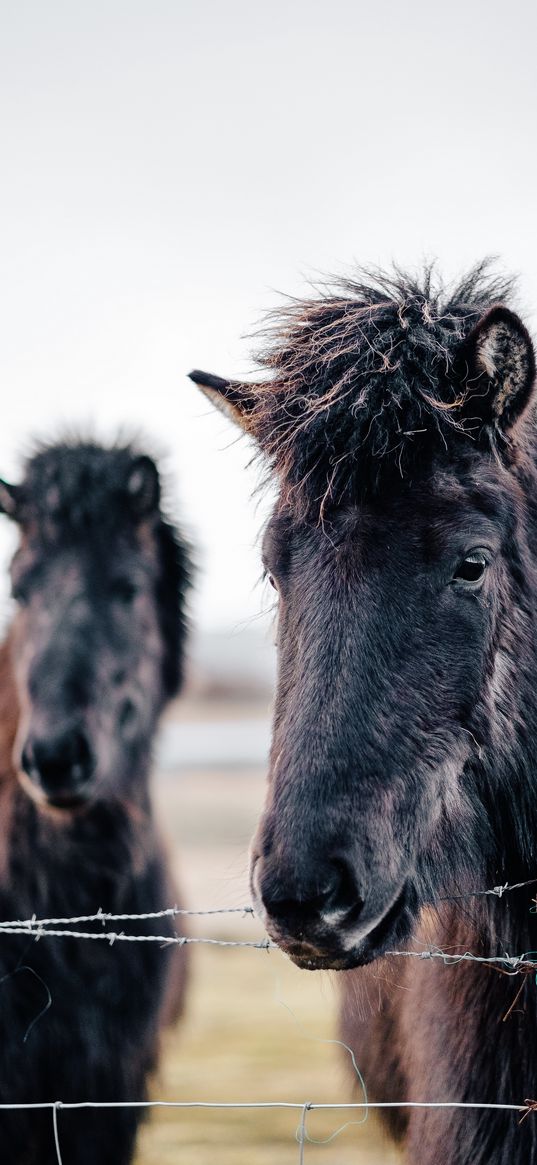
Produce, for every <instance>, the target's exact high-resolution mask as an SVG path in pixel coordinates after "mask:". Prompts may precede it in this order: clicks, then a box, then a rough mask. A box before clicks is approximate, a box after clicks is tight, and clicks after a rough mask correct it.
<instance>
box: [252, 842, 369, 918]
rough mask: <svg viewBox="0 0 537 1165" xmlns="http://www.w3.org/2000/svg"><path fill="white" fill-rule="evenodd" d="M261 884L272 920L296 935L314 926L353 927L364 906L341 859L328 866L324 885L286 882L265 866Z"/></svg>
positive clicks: (262, 897) (352, 878) (347, 867)
mask: <svg viewBox="0 0 537 1165" xmlns="http://www.w3.org/2000/svg"><path fill="white" fill-rule="evenodd" d="M258 885H259V891H260V895H261V899H262V901H263V905H264V907H265V909H266V911H267V913H268V914H269V915H270V917H271V918H272V919H274V921H276V922H278V923H279V924H280V925H281V926H284V927H285V929H287V930H290V931H293V932H295V933H297V932H300V931H302V930H303V929H304V928H307V927H308V925H312V924H320V925H325V926H326V925H329V926H333V925H336V924H337V925H343V926H348V925H351V924H354V923H355V922H357V920H358V918H359V916H360V914H361V912H362V910H363V907H364V899H363V897H362V896H361V895H360V893H359V891H358V887H357V885H356V881H355V878H354V876H353V872H352V869H351V867H350V866H349V865H348V863H347V862H346V861H345V860H341V859H339V858H338V859H334V860H333V861H332V862H331V863H330V866H327V867H326V869H325V871H324V878H323V880H322V882H320V881H319V880H318V879H317V880H316V882H315V884H313V883H310V884H309V885H308V884H307V882H305V881H304V882H298V881H295V880H294V879H293V880H291V879H290V880H289V882H286V881H285V880H284V879H282V878H281V873H280V872H279V871H278V872H277V873H275V872H272V871H271V870H270V868H269V867H268V865H267V864H265V869H264V870H260V871H259V873H258Z"/></svg>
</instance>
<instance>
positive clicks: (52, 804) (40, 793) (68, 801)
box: [17, 769, 92, 813]
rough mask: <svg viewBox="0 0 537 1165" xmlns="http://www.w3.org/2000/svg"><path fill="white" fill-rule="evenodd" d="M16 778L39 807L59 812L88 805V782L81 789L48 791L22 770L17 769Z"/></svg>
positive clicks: (69, 811)
mask: <svg viewBox="0 0 537 1165" xmlns="http://www.w3.org/2000/svg"><path fill="white" fill-rule="evenodd" d="M17 778H18V781H19V784H20V785H21V787H22V789H24V792H25V793H26V795H27V796H28V797H30V799H31V800H32V801H34V802H35V804H36V805H37V806H38V807H39V808H40V809H44V810H47V809H50V810H56V811H58V812H60V813H76V812H81V811H82V810H84V809H85V808H87V806H88V802H89V801H90V800H91V792H92V790H91V788H90V787H89V784H88V785H87V786H84V788H82V789H78V790H73V789H58V790H55V792H54V793H48V792H47V791H46V790H45V789H43V787H42V786H41V785H39V784H36V782H35V781H32V780H31V779H30V777H28V776H27V774H26V773H25V772H24V771H23V770H22V769H18V771H17Z"/></svg>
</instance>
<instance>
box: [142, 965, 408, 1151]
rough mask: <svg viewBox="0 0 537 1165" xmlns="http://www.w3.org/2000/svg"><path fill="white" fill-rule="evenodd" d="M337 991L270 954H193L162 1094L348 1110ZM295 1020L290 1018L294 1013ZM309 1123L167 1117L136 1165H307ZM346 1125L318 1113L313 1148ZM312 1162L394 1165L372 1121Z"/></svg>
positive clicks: (223, 1115) (155, 1120)
mask: <svg viewBox="0 0 537 1165" xmlns="http://www.w3.org/2000/svg"><path fill="white" fill-rule="evenodd" d="M336 1004H337V990H336V988H335V985H334V981H332V980H331V979H330V978H329V977H328V976H317V975H310V974H308V973H307V972H299V971H297V970H296V968H294V967H292V966H291V964H290V963H288V962H287V961H286V960H285V959H284V958H283V957H282V956H280V955H278V954H273V953H272V952H271V953H268V954H267V953H265V952H263V951H255V950H253V951H250V950H231V949H208V948H198V949H197V950H196V951H195V958H194V965H193V975H192V984H191V996H190V1000H189V1007H188V1014H187V1018H186V1020H185V1021H184V1023H183V1024H182V1025H180V1027H179V1029H178V1030H177V1031H175V1032H172V1033H170V1034H169V1036H168V1038H167V1041H166V1049H165V1056H164V1060H163V1066H162V1072H161V1078H160V1080H159V1081H156V1082H155V1085H154V1088H153V1094H154V1095H155V1096H158V1097H159V1098H163V1099H169V1100H171V1099H174V1100H209V1101H210V1100H215V1101H216V1100H222V1101H233V1100H243V1101H255V1100H294V1101H298V1102H302V1101H305V1100H313V1101H315V1100H317V1101H329V1100H334V1101H341V1100H347V1099H350V1087H349V1085H350V1075H349V1070H348V1067H347V1064H346V1063H345V1053H344V1052H343V1050H342V1049H341V1048H340V1047H339V1046H335V1045H333V1044H327V1043H323V1042H322V1041H323V1040H327V1039H330V1038H333V1036H334V1034H335V1018H336ZM288 1008H289V1009H290V1011H291V1012H292V1014H290V1012H289V1010H287V1009H288ZM299 1118H300V1113H298V1112H292V1111H287V1112H282V1111H278V1110H265V1111H263V1110H260V1111H250V1112H247V1111H241V1110H224V1111H218V1110H215V1111H207V1110H205V1111H201V1112H200V1111H198V1112H195V1111H192V1110H174V1109H168V1110H161V1111H158V1112H156V1113H154V1114H153V1115H152V1117H151V1120H150V1122H149V1123H148V1124H147V1125H146V1126H145V1128H144V1129H143V1132H142V1135H141V1139H140V1148H139V1156H138V1158H137V1165H187V1163H188V1165H191V1163H192V1162H195V1165H276V1163H277V1165H283V1163H284V1162H287V1161H289V1162H291V1163H292V1162H298V1145H297V1143H296V1140H295V1133H296V1128H297V1125H298V1123H299ZM346 1119H347V1117H346V1116H345V1115H343V1116H342V1115H341V1114H340V1113H339V1114H338V1113H337V1112H335V1113H327V1114H324V1113H323V1114H319V1113H312V1114H311V1115H310V1116H309V1117H308V1123H307V1127H308V1130H309V1133H310V1135H311V1136H312V1137H316V1138H324V1137H328V1136H330V1135H331V1134H332V1133H333V1132H334V1131H335V1130H336V1129H337V1127H338V1125H340V1124H342V1123H343V1122H344V1121H345V1120H346ZM305 1155H306V1162H307V1161H311V1162H312V1163H313V1162H314V1161H317V1162H318V1163H319V1165H351V1162H352V1163H353V1165H381V1163H382V1165H392V1163H393V1165H395V1163H396V1162H397V1161H398V1157H397V1155H396V1154H395V1153H394V1152H393V1150H392V1149H391V1147H390V1146H389V1144H388V1142H387V1141H386V1140H385V1138H384V1137H383V1135H382V1133H381V1132H380V1130H379V1126H378V1125H377V1122H376V1120H375V1118H374V1117H373V1116H369V1117H368V1119H367V1121H366V1122H365V1123H364V1124H363V1125H362V1126H360V1127H357V1126H356V1125H352V1126H351V1127H349V1128H348V1129H346V1130H345V1131H344V1132H342V1133H341V1134H340V1135H339V1136H338V1137H337V1138H336V1139H335V1140H333V1141H332V1142H331V1143H329V1144H325V1145H322V1146H318V1145H315V1144H311V1145H310V1144H308V1145H307V1146H306V1150H305Z"/></svg>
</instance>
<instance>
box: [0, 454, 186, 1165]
mask: <svg viewBox="0 0 537 1165" xmlns="http://www.w3.org/2000/svg"><path fill="white" fill-rule="evenodd" d="M159 498H160V486H159V477H158V473H157V469H156V467H155V465H154V463H153V461H152V460H151V459H150V458H149V457H147V456H144V455H141V454H139V453H137V452H136V451H135V450H134V449H132V448H130V447H125V448H120V447H117V448H110V449H105V448H101V447H100V446H98V445H95V444H91V443H88V444H59V445H55V446H51V447H49V448H44V449H43V450H41V451H40V452H38V453H37V454H36V456H34V457H33V458H32V459H31V460H30V462H29V463H28V465H27V469H26V474H25V477H24V480H23V482H22V483H21V484H20V485H17V486H12V485H8V484H7V483H6V482H1V483H0V507H1V509H2V510H3V512H4V513H5V514H8V515H9V517H10V518H12V519H14V521H15V522H16V523H17V524H18V527H19V531H20V541H19V547H18V549H17V551H16V553H15V556H14V559H13V563H12V567H11V576H12V587H13V596H14V598H15V600H16V604H17V610H16V614H15V617H14V619H13V621H12V624H11V627H10V629H9V633H8V636H7V639H6V642H5V644H4V646H3V647H2V648H1V649H0V821H1V832H0V917H1V918H3V919H18V918H21V919H27V918H31V917H32V916H33V915H36V916H37V917H38V918H50V917H51V916H52V917H73V916H77V915H87V914H90V915H91V914H93V913H95V912H96V911H97V910H98V909H99V908H102V910H103V911H105V912H110V913H116V914H138V913H145V912H147V911H156V910H160V909H162V908H163V907H166V906H169V905H173V904H174V902H175V901H176V892H175V890H174V889H173V887H172V886H171V883H170V879H169V875H168V870H167V866H166V861H165V859H164V854H163V850H162V847H161V844H160V841H159V839H158V836H157V833H156V830H155V824H154V821H153V815H152V810H151V805H150V801H149V791H148V775H149V767H150V761H151V746H152V742H153V738H154V734H155V729H156V725H157V721H158V717H159V713H160V712H161V710H162V708H163V706H164V704H165V703H166V702H167V700H169V699H170V697H171V696H173V695H174V694H175V692H176V691H177V689H178V687H179V683H180V679H181V669H182V656H183V641H184V634H185V617H184V601H185V592H186V589H187V585H188V580H189V566H188V555H187V550H186V546H185V544H184V541H183V539H182V537H181V536H180V535H179V533H178V531H177V530H175V529H174V528H173V527H172V526H171V525H170V523H169V522H168V521H167V520H166V519H165V517H163V514H162V512H161V508H160V501H159ZM82 929H84V930H88V929H90V930H95V929H99V927H98V926H96V925H92V924H89V925H88V924H86V925H85V926H83V927H82ZM112 929H114V926H112ZM115 929H116V930H124V931H126V932H128V931H129V930H130V931H131V932H132V933H135V932H138V933H145V934H150V933H152V932H153V933H156V934H159V933H162V934H172V933H173V930H174V928H173V925H172V922H171V919H164V920H162V919H159V920H158V921H156V922H154V923H152V922H147V923H135V922H133V923H128V922H118V923H116V924H115ZM101 930H102V927H101ZM185 971H186V964H185V961H184V951H182V950H179V948H178V947H168V948H167V949H165V950H163V949H161V947H160V945H159V944H158V943H157V944H154V943H146V944H143V943H132V944H131V943H123V942H117V943H116V944H115V945H114V946H113V948H112V949H111V947H110V945H109V943H108V942H102V941H91V940H84V941H82V940H76V939H69V938H66V939H62V938H55V939H52V938H51V939H47V938H42V939H41V940H40V941H39V942H37V943H36V942H35V940H33V939H31V938H30V939H29V938H28V937H26V936H25V937H20V938H19V937H14V936H9V935H3V936H2V935H0V1028H1V1031H2V1036H1V1041H0V1101H1V1102H3V1103H15V1104H20V1103H38V1102H43V1101H54V1100H60V1101H64V1102H65V1101H70V1102H74V1101H85V1100H93V1101H109V1102H110V1101H129V1100H130V1101H132V1100H144V1098H145V1097H146V1082H147V1076H148V1073H149V1071H150V1069H151V1068H152V1067H153V1066H154V1064H155V1062H156V1054H157V1043H158V1034H159V1029H160V1027H161V1025H162V1022H163V1019H164V1015H165V1013H167V1014H168V1015H169V1014H171V1013H175V1014H178V1012H179V1010H180V1008H181V1004H182V996H183V988H184V982H185ZM139 1118H140V1110H137V1109H128V1108H126V1109H120V1108H119V1109H114V1108H110V1109H106V1110H101V1111H94V1112H88V1110H79V1111H77V1112H65V1113H62V1114H61V1115H60V1117H59V1127H60V1143H61V1149H62V1153H63V1160H64V1161H65V1163H66V1165H67V1163H68V1165H97V1162H98V1163H99V1165H127V1162H129V1161H130V1160H131V1157H132V1153H133V1150H134V1142H135V1136H136V1130H137V1126H138V1123H139ZM0 1158H1V1160H2V1161H6V1162H8V1161H9V1162H12V1163H13V1165H52V1163H53V1162H54V1163H56V1161H57V1157H56V1151H55V1147H54V1138H53V1128H52V1119H51V1114H50V1111H45V1112H40V1111H33V1112H15V1113H10V1112H6V1111H4V1112H0Z"/></svg>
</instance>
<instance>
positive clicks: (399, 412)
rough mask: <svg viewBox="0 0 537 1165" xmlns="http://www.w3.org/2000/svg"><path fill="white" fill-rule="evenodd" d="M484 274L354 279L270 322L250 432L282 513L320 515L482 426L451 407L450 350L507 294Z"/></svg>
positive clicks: (456, 387)
mask: <svg viewBox="0 0 537 1165" xmlns="http://www.w3.org/2000/svg"><path fill="white" fill-rule="evenodd" d="M489 268H490V264H489V263H488V262H487V261H485V262H483V263H481V264H479V265H478V266H476V267H474V268H473V269H472V270H471V271H470V272H469V273H468V274H467V275H466V276H465V277H464V278H463V279H462V280H461V282H460V283H459V284H458V285H457V286H456V287H454V288H452V289H449V288H446V287H445V286H444V285H443V284H442V282H441V281H440V279H439V278H438V277H437V275H436V272H435V270H434V267H433V266H432V265H431V266H428V267H426V268H425V270H424V271H423V273H422V274H421V276H420V277H412V276H409V275H407V274H405V273H404V272H401V271H399V270H398V269H394V272H393V274H383V273H381V272H377V273H373V274H372V273H369V272H360V273H359V275H358V277H357V278H356V279H346V280H344V281H343V282H341V283H338V284H328V285H327V286H325V287H323V288H321V290H320V292H319V293H318V295H317V298H315V299H311V300H306V299H304V300H292V301H291V302H290V303H289V304H288V305H287V306H285V307H284V308H283V310H281V311H279V312H277V313H273V315H272V316H270V317H269V322H268V326H267V328H266V330H265V332H264V335H265V338H266V347H265V349H264V351H262V352H261V354H260V355H259V356H258V361H259V363H260V364H261V366H262V367H264V368H267V369H269V371H270V372H271V373H272V376H271V378H270V380H269V381H268V382H267V383H265V384H261V385H255V388H254V393H255V399H254V406H253V412H252V414H251V430H252V432H253V434H254V436H255V437H256V438H257V440H258V441H259V444H260V446H261V449H262V451H263V453H264V454H265V455H266V457H267V458H268V462H269V465H270V468H271V470H275V471H276V472H277V474H278V476H279V478H280V481H281V486H282V494H281V496H282V501H283V503H284V504H287V505H289V506H291V508H292V509H293V510H294V511H298V512H299V513H302V514H306V513H310V514H311V512H312V511H316V512H317V514H319V513H320V514H321V516H322V513H323V510H324V509H325V507H327V506H330V505H340V504H342V503H345V502H350V501H352V500H354V499H355V498H356V496H362V495H363V494H364V493H365V492H368V491H369V490H374V489H376V488H378V486H379V483H380V480H381V478H382V480H383V481H384V480H385V477H386V474H390V473H391V474H396V475H401V476H406V475H407V474H408V473H409V472H411V470H412V467H413V466H416V464H417V463H418V462H420V463H422V464H423V463H424V461H426V460H427V458H428V457H430V456H432V455H433V452H434V451H438V449H439V448H441V447H443V448H444V449H445V450H448V448H449V445H450V443H453V441H454V440H457V439H458V440H459V441H460V440H461V439H463V440H465V441H468V440H469V439H471V436H472V432H474V434H475V432H476V429H477V428H478V427H479V426H480V425H482V421H479V420H478V419H477V418H475V417H474V418H472V417H471V416H466V415H465V414H463V410H462V408H461V406H463V405H464V400H465V393H464V369H462V368H461V367H459V365H460V363H461V361H460V352H461V345H462V344H463V342H464V340H465V339H466V338H467V336H468V334H469V332H470V331H471V329H472V327H473V326H474V324H475V323H476V322H477V320H478V319H479V318H480V316H481V315H482V314H483V313H484V312H485V311H486V310H487V309H488V308H490V307H491V306H492V305H493V304H497V303H499V302H501V303H505V302H506V301H509V300H510V299H511V298H512V292H513V285H512V282H511V281H510V280H504V279H501V278H498V277H495V276H494V275H491V273H490V269H489ZM251 387H252V386H250V389H251Z"/></svg>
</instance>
